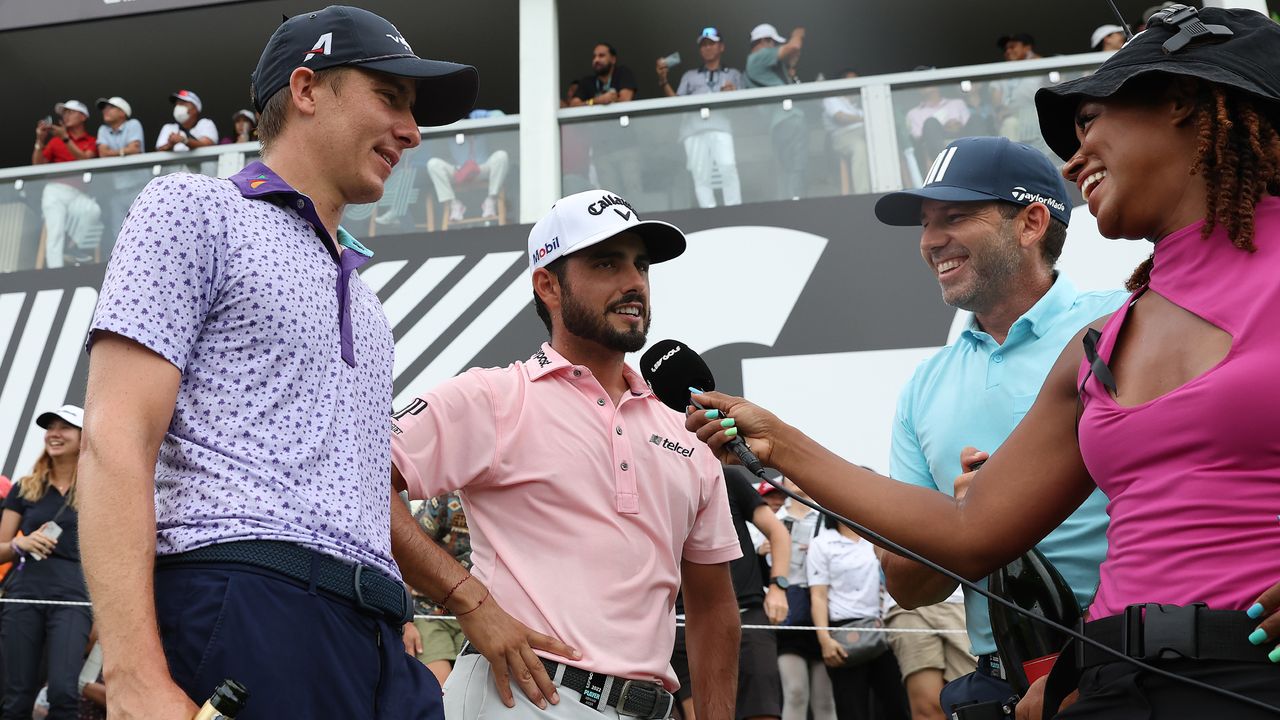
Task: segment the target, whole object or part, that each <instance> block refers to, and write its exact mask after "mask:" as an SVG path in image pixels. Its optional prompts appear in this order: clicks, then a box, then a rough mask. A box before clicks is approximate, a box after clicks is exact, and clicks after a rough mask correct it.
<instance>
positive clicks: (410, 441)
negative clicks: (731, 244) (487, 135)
mask: <svg viewBox="0 0 1280 720" xmlns="http://www.w3.org/2000/svg"><path fill="white" fill-rule="evenodd" d="M684 248H685V238H684V235H683V234H682V233H681V232H680V230H678V229H677V228H675V227H673V226H671V225H668V224H667V223H663V222H657V221H652V220H650V221H641V220H640V219H639V217H637V215H636V212H635V210H634V209H633V208H632V207H631V206H630V205H629V204H627V202H626V201H625V200H623V199H622V198H620V197H618V196H617V195H614V194H612V193H610V192H608V191H604V190H591V191H588V192H584V193H578V194H576V195H571V196H569V197H567V198H564V199H562V200H560V201H559V202H557V203H556V204H555V205H554V206H553V207H552V208H551V211H550V213H548V214H547V216H546V217H544V218H542V220H540V221H539V222H538V223H537V224H536V225H535V226H534V228H533V230H532V232H530V234H529V264H530V266H531V268H532V270H533V290H534V304H535V307H536V309H537V311H538V315H539V316H540V317H541V318H542V320H543V322H544V323H545V324H546V325H547V329H548V331H549V332H550V334H551V341H550V342H549V343H546V344H543V346H542V348H541V349H540V350H538V351H537V352H536V353H534V354H533V356H532V357H530V358H529V359H528V360H525V361H523V362H516V363H513V364H511V365H509V366H507V367H505V368H489V369H472V370H469V371H467V372H466V373H463V374H462V375H460V376H458V377H456V378H454V379H453V380H451V381H449V382H447V383H444V384H443V385H441V386H439V387H436V388H434V389H431V390H430V391H429V392H424V393H423V394H421V395H420V396H419V397H418V398H417V399H415V400H414V401H413V402H412V403H411V404H410V405H409V406H408V407H406V408H405V409H403V410H401V411H400V412H398V413H396V415H395V418H394V422H393V426H392V445H391V447H392V451H391V452H392V462H393V465H394V468H393V473H392V475H393V482H394V484H395V485H396V486H397V487H402V486H407V488H408V490H409V495H410V497H412V498H429V497H434V496H437V495H440V494H442V493H445V492H449V491H451V490H460V491H461V494H462V498H463V502H464V503H465V505H466V508H467V516H468V521H469V525H470V530H471V538H472V562H473V568H472V573H473V574H474V577H473V578H470V579H467V580H464V584H466V585H473V584H474V585H477V586H482V587H485V588H486V589H487V590H486V593H487V594H486V595H485V596H483V597H485V598H486V599H485V600H482V601H481V604H483V602H489V603H497V604H499V605H501V607H502V608H503V609H504V610H506V611H507V612H508V613H510V614H511V615H512V616H513V617H514V618H516V619H517V620H519V621H520V622H522V623H524V624H525V625H527V626H529V627H530V628H531V629H533V630H535V631H538V632H541V633H545V634H547V635H550V636H553V637H556V638H559V639H560V640H562V641H564V642H565V643H567V644H568V645H570V646H572V647H573V648H576V649H577V650H578V651H579V652H580V653H581V657H580V658H574V659H570V660H569V663H568V664H561V663H560V662H559V661H560V660H561V659H562V658H556V657H554V656H551V657H545V656H544V657H543V658H541V665H543V666H545V668H546V670H547V673H548V675H550V676H551V678H552V680H553V681H554V682H555V684H556V685H557V690H558V695H559V697H558V698H555V697H553V698H551V699H552V701H553V704H551V705H549V706H548V707H547V708H546V709H540V708H539V707H538V706H536V705H534V704H533V703H531V702H529V701H528V699H527V698H526V697H524V695H523V694H521V693H514V698H515V701H516V707H515V708H514V709H512V710H509V711H507V712H508V713H514V714H511V715H510V717H512V718H525V717H529V718H532V717H546V716H547V714H551V715H555V716H557V717H563V718H574V719H580V720H600V715H604V716H606V717H607V718H609V719H610V720H616V718H618V716H619V715H621V716H623V717H638V718H646V719H648V720H659V719H661V718H666V717H669V716H670V713H671V707H672V704H673V702H672V698H671V695H670V692H671V691H673V690H675V689H676V687H677V682H676V678H675V674H674V673H673V672H672V671H671V667H670V665H669V659H670V657H671V649H672V645H673V643H674V639H675V610H674V608H675V599H676V591H677V590H679V589H680V588H681V580H682V578H683V589H684V603H685V609H686V617H687V624H688V631H687V637H688V646H689V654H690V656H691V659H692V663H691V665H692V670H693V672H692V674H693V683H694V697H695V698H696V699H697V701H698V705H697V714H698V718H699V720H732V719H733V703H734V696H735V694H736V692H737V682H736V675H737V664H738V662H737V657H738V636H739V629H738V610H737V603H736V600H735V597H734V593H733V587H732V584H731V581H730V578H729V565H728V563H729V561H730V560H733V559H734V558H737V557H739V556H740V554H741V553H740V550H739V549H738V542H737V536H736V534H735V532H734V529H733V524H732V520H731V518H730V515H729V507H728V501H727V494H726V491H725V487H724V478H723V477H722V475H721V468H720V465H719V463H718V462H717V461H716V459H715V458H714V457H713V456H712V455H711V454H710V453H709V452H707V450H706V448H705V447H703V446H701V445H700V444H699V443H698V442H697V438H696V437H694V436H693V435H691V434H690V433H689V432H687V431H686V430H685V429H684V418H683V417H682V416H681V415H680V414H678V413H675V412H672V411H671V410H670V409H668V408H667V407H666V406H664V405H663V404H662V403H661V402H660V401H659V400H658V399H657V398H656V397H654V395H653V393H652V392H651V391H650V390H649V387H648V386H647V385H646V384H645V382H644V380H642V379H641V378H640V374H639V373H638V372H636V371H635V370H634V369H632V368H631V367H629V366H627V365H626V364H625V362H624V356H625V354H626V353H627V352H634V351H637V350H639V349H640V348H642V347H643V346H644V344H645V334H646V332H647V330H648V327H649V317H650V312H649V265H650V264H651V263H658V262H662V261H665V260H670V259H671V258H674V257H676V256H678V255H679V254H680V253H682V252H683V251H684ZM466 591H467V592H468V593H469V594H471V595H474V594H475V592H476V589H475V588H466ZM458 592H463V587H462V586H459V589H458ZM511 664H512V665H513V666H514V663H511ZM537 664H538V662H537V660H535V659H533V658H532V657H531V658H529V662H528V665H529V666H531V667H536V665H537ZM488 669H489V659H486V658H484V657H482V656H481V655H479V654H472V653H470V652H469V649H464V650H463V653H462V655H461V656H460V657H459V659H458V663H457V665H456V666H455V669H454V672H453V674H452V675H450V677H449V681H448V682H447V683H446V684H445V707H446V715H447V716H448V717H449V718H450V720H463V719H464V718H468V719H469V718H475V717H477V716H479V715H481V714H482V713H484V712H490V711H486V710H485V707H486V704H488V706H489V708H493V707H496V706H495V705H493V703H495V702H496V700H497V695H496V693H497V688H496V687H495V683H494V682H492V681H490V679H489V670H488ZM538 669H541V668H538ZM504 695H505V693H504ZM557 699H558V700H559V702H558V703H556V702H555V700H557Z"/></svg>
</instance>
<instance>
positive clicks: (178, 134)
mask: <svg viewBox="0 0 1280 720" xmlns="http://www.w3.org/2000/svg"><path fill="white" fill-rule="evenodd" d="M169 101H170V102H172V103H173V122H171V123H166V124H165V126H164V127H162V128H160V134H159V135H157V136H156V150H176V151H179V152H185V151H187V150H190V149H192V148H198V147H206V146H208V145H216V144H217V143H218V126H217V125H214V124H213V120H211V119H210V118H206V117H200V113H202V112H204V103H202V102H200V96H199V95H196V94H195V93H193V92H191V91H190V90H179V91H178V92H176V93H174V94H172V95H170V96H169Z"/></svg>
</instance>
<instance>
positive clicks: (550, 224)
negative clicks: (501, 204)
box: [529, 190, 685, 270]
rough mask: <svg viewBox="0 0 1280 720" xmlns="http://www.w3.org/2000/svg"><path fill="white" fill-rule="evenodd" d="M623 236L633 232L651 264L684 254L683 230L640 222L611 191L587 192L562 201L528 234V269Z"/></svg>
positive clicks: (657, 222) (632, 209)
mask: <svg viewBox="0 0 1280 720" xmlns="http://www.w3.org/2000/svg"><path fill="white" fill-rule="evenodd" d="M622 232H633V233H635V234H636V235H639V236H640V238H641V239H642V240H644V243H645V245H646V246H647V247H648V249H649V262H650V263H660V262H665V261H667V260H670V259H672V258H674V257H677V256H679V255H680V253H682V252H684V248H685V239H684V233H682V232H680V228H678V227H676V226H675V225H672V224H670V223H664V222H662V221H661V220H641V219H640V217H639V216H638V215H636V211H635V209H634V208H632V207H631V205H630V204H629V203H628V202H627V201H626V200H623V199H622V198H621V197H619V196H618V195H616V194H614V193H612V192H610V191H608V190H588V191H586V192H580V193H577V194H575V195H570V196H569V197H566V198H561V199H560V200H559V201H558V202H557V203H556V204H555V205H552V206H551V212H549V213H547V214H546V215H544V216H543V217H542V219H541V220H539V221H538V223H537V224H536V225H534V226H533V230H531V231H529V268H530V269H531V270H536V269H537V268H540V267H546V266H547V265H550V264H551V263H552V262H555V261H556V260H557V259H558V258H561V257H564V256H565V255H568V254H569V253H574V252H577V251H579V250H581V249H583V248H587V247H591V246H592V245H595V244H596V243H599V242H603V241H605V240H608V239H609V238H611V237H613V236H614V235H617V234H618V233H622Z"/></svg>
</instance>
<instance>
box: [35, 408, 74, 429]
mask: <svg viewBox="0 0 1280 720" xmlns="http://www.w3.org/2000/svg"><path fill="white" fill-rule="evenodd" d="M54 420H61V421H62V422H64V423H66V424H68V425H70V426H72V427H75V428H78V427H80V425H79V423H76V422H74V421H72V420H68V419H67V418H64V417H62V416H61V415H59V414H58V413H56V412H52V411H50V412H44V413H40V415H39V416H38V417H37V418H36V425H37V426H38V427H40V428H43V429H45V430H48V429H49V426H50V425H51V424H53V421H54Z"/></svg>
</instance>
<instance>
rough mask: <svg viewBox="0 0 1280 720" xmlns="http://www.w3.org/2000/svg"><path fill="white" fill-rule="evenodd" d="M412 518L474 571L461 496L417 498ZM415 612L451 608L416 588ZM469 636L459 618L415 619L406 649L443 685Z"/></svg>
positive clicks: (409, 628) (436, 612) (435, 612)
mask: <svg viewBox="0 0 1280 720" xmlns="http://www.w3.org/2000/svg"><path fill="white" fill-rule="evenodd" d="M409 509H410V511H412V512H413V518H414V519H415V520H417V521H418V527H421V528H422V531H423V532H424V533H426V534H427V537H429V538H431V539H432V540H434V541H435V542H436V544H437V545H439V546H440V547H442V548H444V549H445V551H446V552H448V553H449V555H451V556H452V557H453V559H454V560H457V561H458V564H459V565H461V566H462V567H463V569H465V570H468V571H470V570H471V532H470V531H469V530H468V529H467V514H466V512H465V511H464V510H463V508H462V498H461V497H460V496H459V495H458V493H456V492H451V493H448V494H446V495H441V496H440V497H433V498H431V499H430V500H414V501H412V502H411V503H409ZM413 598H414V614H415V615H447V614H448V613H449V611H448V610H445V609H444V608H443V607H442V606H440V605H438V604H436V603H435V602H433V601H432V600H431V599H430V598H429V597H427V596H426V595H424V594H422V593H420V592H418V591H417V590H414V591H413ZM465 642H466V637H464V636H463V634H462V626H461V625H459V624H458V621H457V620H423V619H419V618H414V619H413V620H411V621H410V622H407V623H405V625H404V649H405V651H406V652H408V653H409V654H410V655H413V656H414V657H416V658H418V660H420V661H422V664H423V665H426V666H427V669H428V670H430V671H431V674H433V675H435V676H436V680H437V681H439V683H440V686H441V687H444V682H445V680H448V679H449V673H450V672H452V670H453V662H454V660H456V659H457V657H458V653H460V652H462V645H463V643H465Z"/></svg>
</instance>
